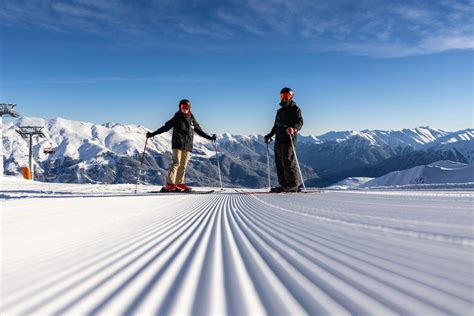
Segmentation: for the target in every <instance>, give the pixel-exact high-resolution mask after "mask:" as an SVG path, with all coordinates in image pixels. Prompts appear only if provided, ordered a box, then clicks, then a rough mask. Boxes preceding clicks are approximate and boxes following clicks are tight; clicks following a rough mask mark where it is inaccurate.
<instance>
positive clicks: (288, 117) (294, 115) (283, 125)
mask: <svg viewBox="0 0 474 316" xmlns="http://www.w3.org/2000/svg"><path fill="white" fill-rule="evenodd" d="M288 127H293V128H296V129H297V130H298V131H300V130H301V128H302V127H303V116H302V115H301V110H300V108H299V107H298V106H297V105H296V103H295V101H293V100H292V101H290V102H289V104H288V105H285V106H282V107H281V108H280V109H278V111H277V114H276V117H275V124H274V125H273V128H272V130H271V132H270V134H268V135H269V136H270V137H272V136H273V135H276V137H275V138H276V139H275V142H276V143H284V144H289V143H290V136H288V134H286V131H285V130H286V129H287V128H288ZM293 142H296V134H295V135H294V136H293Z"/></svg>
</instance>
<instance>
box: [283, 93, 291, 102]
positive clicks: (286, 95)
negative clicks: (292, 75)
mask: <svg viewBox="0 0 474 316" xmlns="http://www.w3.org/2000/svg"><path fill="white" fill-rule="evenodd" d="M292 97H293V92H282V93H280V100H285V101H286V100H291V98H292Z"/></svg>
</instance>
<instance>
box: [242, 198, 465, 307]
mask: <svg viewBox="0 0 474 316" xmlns="http://www.w3.org/2000/svg"><path fill="white" fill-rule="evenodd" d="M249 206H252V204H251V203H250V204H249ZM248 210H249V212H248V213H245V215H247V214H248V215H249V217H248V218H247V220H248V221H249V223H251V222H253V223H255V225H258V226H260V228H261V230H262V231H265V232H266V233H267V236H268V239H267V240H269V242H274V243H278V242H280V243H282V245H284V246H282V247H281V248H280V249H281V251H282V252H286V253H287V255H285V256H284V257H285V258H291V257H297V260H295V261H294V262H295V264H296V265H300V266H301V267H302V269H308V268H309V267H311V266H314V264H315V262H317V263H318V264H317V266H316V267H313V269H312V270H313V271H318V269H320V267H324V266H325V267H326V268H325V270H327V271H333V272H331V274H334V275H336V276H337V278H339V279H340V280H341V281H343V280H346V282H347V280H348V277H349V280H350V279H351V278H352V277H350V274H349V276H347V275H346V276H344V271H347V270H348V269H350V270H352V271H353V272H352V273H351V274H354V272H355V273H356V275H357V274H360V273H363V275H364V277H365V279H366V281H367V286H368V288H369V289H370V288H371V287H372V288H373V287H374V284H375V285H376V286H377V287H378V289H377V290H376V291H374V290H373V289H372V290H369V293H370V297H371V298H375V297H378V296H380V293H387V292H391V294H390V295H389V297H396V296H397V295H398V296H400V295H401V294H400V293H399V294H397V293H393V291H397V292H402V293H403V292H404V293H406V294H404V295H403V296H402V297H400V298H399V300H394V301H393V302H392V303H390V302H387V301H386V298H384V297H383V296H382V297H381V298H380V300H381V302H383V303H384V304H385V305H386V306H390V305H391V304H392V305H393V304H398V305H393V308H394V310H395V311H396V312H397V313H398V314H400V313H402V314H406V313H407V311H406V310H404V307H403V306H405V305H406V304H402V306H400V304H399V303H397V302H400V301H403V302H407V300H408V301H409V300H410V299H413V298H417V301H416V302H414V303H413V304H415V305H414V306H418V307H417V310H421V309H423V308H424V309H426V308H428V310H426V312H428V311H429V312H431V313H432V312H433V310H431V309H432V308H433V307H436V309H437V310H438V312H439V311H443V312H444V313H453V311H455V310H456V309H457V308H459V306H465V308H467V309H468V308H469V306H470V304H471V302H472V298H471V297H470V295H469V293H470V290H471V289H472V285H470V286H469V285H464V284H461V283H459V282H456V281H454V280H449V279H446V278H440V277H439V275H437V274H436V273H432V274H427V273H423V271H420V270H419V269H413V268H408V267H403V265H402V267H400V263H395V262H393V263H392V259H389V260H386V259H381V258H379V257H377V256H374V255H371V254H369V255H368V256H366V255H361V253H363V252H364V250H363V249H362V250H361V249H353V248H352V247H348V246H346V244H344V243H334V241H333V239H334V238H331V237H327V236H324V237H318V238H317V239H313V238H312V237H309V236H313V235H318V233H315V232H314V230H313V231H312V232H310V233H308V232H304V233H303V227H302V225H293V224H290V223H289V222H288V221H285V220H284V219H282V218H279V217H277V218H274V217H275V216H274V213H272V212H271V211H267V210H266V209H265V210H262V208H260V207H257V206H255V205H254V204H253V206H252V207H249V208H248ZM252 219H254V220H252ZM262 223H265V225H262ZM275 223H276V224H275ZM275 225H277V226H275ZM298 235H299V236H298ZM322 235H326V233H322ZM271 239H273V241H272V240H271ZM354 239H355V238H354ZM306 240H308V242H306ZM273 249H276V250H278V247H273ZM289 249H291V250H292V251H291V252H289ZM415 250H416V249H415ZM297 253H300V254H302V255H303V257H304V258H308V261H306V263H304V262H305V260H304V258H303V259H301V256H298V255H297ZM382 253H383V252H382ZM325 257H326V259H323V258H325ZM410 259H411V258H410ZM334 260H336V261H334ZM405 262H406V260H405ZM408 262H410V261H408ZM338 266H339V267H341V268H338V269H335V267H338ZM310 270H311V269H310ZM434 271H438V270H436V269H434ZM341 273H342V274H341ZM438 274H439V273H438ZM316 275H317V276H323V275H324V273H323V272H321V271H320V272H317V274H316ZM384 275H385V276H384ZM364 277H361V276H360V275H357V277H356V278H352V279H353V281H350V282H349V284H356V285H357V288H356V289H355V290H359V291H360V290H362V289H363V288H364V287H363V285H364V282H361V281H363V279H364ZM367 277H370V278H367ZM448 277H449V276H448ZM337 278H336V279H334V278H333V279H331V281H330V282H327V283H326V284H329V289H326V288H325V292H327V293H337V295H336V296H341V293H350V292H351V291H350V288H349V289H348V288H347V287H346V288H344V289H340V290H337V291H335V290H332V291H331V290H330V288H331V287H332V286H334V284H338V279H337ZM387 280H388V281H387ZM374 282H375V283H374ZM377 282H378V283H379V284H378V285H377ZM315 283H316V284H318V285H319V286H322V284H324V283H322V281H321V280H320V279H318V281H315ZM339 283H340V281H339ZM380 283H381V284H380ZM441 284H442V285H443V287H441V286H440V285H441ZM381 285H383V287H382V288H380V286H381ZM419 293H426V294H419ZM407 294H408V296H407ZM353 295H354V294H352V295H350V296H349V298H350V300H351V299H353V298H354V296H353ZM420 301H426V304H427V305H426V306H421V305H420ZM357 302H361V301H360V300H356V303H357ZM363 302H364V305H363V306H365V307H367V306H369V305H368V302H367V301H366V300H364V301H363ZM439 302H445V304H444V305H447V306H450V308H451V310H448V309H446V307H445V306H444V305H441V304H439ZM359 308H360V307H359ZM420 308H421V309H420ZM350 310H351V312H353V313H354V311H357V309H354V308H353V307H352V308H351V309H350ZM359 312H360V313H367V311H360V310H359V311H358V312H355V313H359ZM383 314H386V311H385V312H384V313H383Z"/></svg>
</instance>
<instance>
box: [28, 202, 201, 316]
mask: <svg viewBox="0 0 474 316" xmlns="http://www.w3.org/2000/svg"><path fill="white" fill-rule="evenodd" d="M207 202H208V201H207V200H206V199H202V203H199V204H197V205H196V204H195V206H194V207H193V208H191V209H190V210H189V212H186V213H188V214H191V216H189V217H186V216H180V217H181V218H182V220H181V221H180V220H179V218H180V217H177V218H172V220H171V221H169V224H168V225H167V226H164V227H160V228H158V229H156V230H155V231H153V232H152V234H151V235H150V236H149V237H147V239H146V240H144V241H143V242H142V243H140V244H138V245H136V246H135V243H136V242H134V243H131V244H130V246H129V247H127V248H123V249H120V252H117V254H116V257H114V256H112V257H111V258H107V257H106V258H107V259H109V260H106V261H105V262H104V263H103V264H102V265H100V266H99V267H96V266H94V265H92V266H91V267H92V268H93V269H92V271H88V270H84V271H83V273H80V274H78V275H73V276H72V278H71V279H66V282H65V283H66V284H63V283H59V284H57V286H55V287H53V288H51V289H49V290H48V291H45V292H42V293H41V294H40V295H38V294H37V295H36V296H34V297H33V302H31V304H29V305H30V307H29V308H28V309H24V310H23V311H22V312H21V314H29V313H31V312H34V311H35V310H37V309H39V308H44V307H45V306H47V305H48V304H51V303H54V301H55V300H56V299H57V298H61V297H63V296H65V295H66V296H72V297H74V298H73V299H72V300H73V301H74V300H76V303H79V301H80V299H79V298H78V297H77V296H74V295H70V291H73V290H76V291H77V289H78V288H80V287H81V286H82V287H83V286H84V284H85V283H86V282H95V281H94V280H95V279H97V278H102V279H101V281H99V282H98V284H96V286H95V288H94V286H92V285H89V286H90V288H89V290H90V292H88V293H83V297H82V299H83V298H85V297H87V296H88V295H90V294H92V292H94V291H95V290H97V289H98V288H99V287H100V285H103V284H105V283H106V282H109V281H111V280H112V276H114V274H116V273H119V272H121V271H123V270H125V269H126V268H127V267H128V266H129V265H130V264H131V263H133V262H135V261H137V260H139V259H140V258H141V256H143V255H145V254H146V252H147V251H149V250H151V249H153V248H154V247H157V246H158V245H160V242H161V241H163V240H165V241H166V240H167V238H168V239H169V238H171V237H172V236H174V235H176V234H177V233H178V234H179V232H180V231H181V232H182V231H185V230H186V228H187V227H188V226H189V224H188V223H190V222H191V223H192V222H193V221H195V220H196V218H197V216H200V215H201V213H200V212H197V213H195V214H194V212H196V211H200V210H202V209H204V206H205V205H206V203H207ZM184 215H186V214H184ZM177 219H178V221H177ZM176 224H179V225H176ZM160 233H161V234H160ZM160 236H161V238H160ZM170 236H171V237H170ZM157 237H158V239H157V240H155V239H156V238H157ZM138 241H141V239H140V238H139V239H138V240H137V242H138ZM169 244H171V242H169V241H168V246H169ZM128 248H130V249H128ZM143 249H145V250H143ZM137 252H138V253H139V255H136V253H137ZM130 256H131V259H128V258H129V257H130ZM126 259H128V260H130V261H125V260H126ZM114 269H115V270H114ZM110 270H112V271H113V272H112V273H110V272H109V271H110ZM104 275H105V277H104ZM79 291H80V290H79ZM84 294H86V295H84ZM41 297H43V298H41ZM25 305H26V304H23V306H25ZM72 306H73V304H71V306H70V307H72Z"/></svg>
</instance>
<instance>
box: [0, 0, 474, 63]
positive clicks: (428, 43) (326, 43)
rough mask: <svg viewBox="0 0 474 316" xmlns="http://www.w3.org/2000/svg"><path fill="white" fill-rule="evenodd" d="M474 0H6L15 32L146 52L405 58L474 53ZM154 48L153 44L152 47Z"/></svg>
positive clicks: (1, 19)
mask: <svg viewBox="0 0 474 316" xmlns="http://www.w3.org/2000/svg"><path fill="white" fill-rule="evenodd" d="M473 16H474V15H473V2H472V1H471V0H458V1H444V0H440V1H427V0H421V1H416V2H413V1H399V2H396V3H394V2H392V1H386V2H384V1H368V0H361V1H348V0H339V1H318V0H294V1H286V0H285V1H283V0H271V1H270V0H246V1H236V0H235V1H225V2H222V1H206V2H189V1H169V0H161V1H149V2H147V1H145V2H133V1H132V2H130V1H124V0H111V1H105V0H69V1H59V2H58V1H38V0H29V1H24V0H16V1H7V3H5V5H4V10H3V11H2V12H0V23H1V24H3V25H4V26H8V27H12V28H18V27H21V28H38V27H39V28H46V29H48V30H53V31H57V32H84V33H90V34H94V35H97V36H102V37H104V38H105V39H108V40H110V41H111V42H114V41H117V42H130V43H133V45H138V46H140V43H143V47H149V46H153V43H155V45H156V46H159V44H161V43H162V42H166V43H167V44H168V45H177V46H181V45H183V44H182V43H189V45H190V46H193V45H194V44H195V43H198V44H201V45H196V46H203V47H208V49H212V47H214V48H217V47H221V48H227V49H234V48H236V47H239V46H241V43H245V44H247V45H249V46H250V47H254V48H258V47H260V46H261V45H263V46H264V47H265V48H266V49H271V48H272V47H273V48H275V47H277V46H279V45H281V42H279V40H281V41H283V42H284V43H288V44H289V45H294V46H295V47H297V48H298V49H305V50H307V51H341V52H345V53H350V54H357V55H366V56H374V57H403V56H411V55H420V54H430V53H438V52H443V51H448V50H453V49H473V48H474V34H473V29H472V25H473V23H474V18H473ZM151 43H152V44H151Z"/></svg>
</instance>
